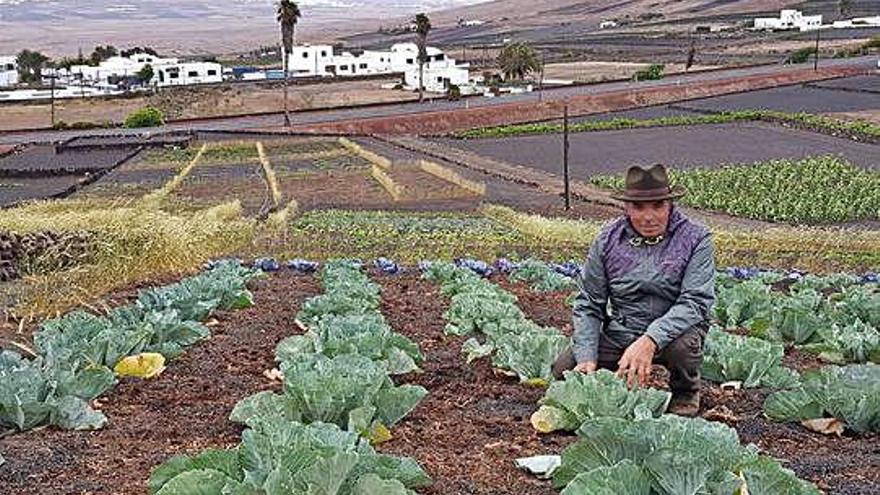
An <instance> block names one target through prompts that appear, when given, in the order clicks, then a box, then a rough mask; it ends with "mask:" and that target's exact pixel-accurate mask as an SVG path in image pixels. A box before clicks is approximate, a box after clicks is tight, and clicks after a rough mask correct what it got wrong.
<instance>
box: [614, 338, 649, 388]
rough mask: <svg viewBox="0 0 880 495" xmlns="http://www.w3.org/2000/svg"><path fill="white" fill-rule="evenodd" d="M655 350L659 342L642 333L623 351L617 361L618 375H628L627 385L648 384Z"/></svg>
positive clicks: (631, 386)
mask: <svg viewBox="0 0 880 495" xmlns="http://www.w3.org/2000/svg"><path fill="white" fill-rule="evenodd" d="M655 352H657V344H656V343H654V341H653V340H651V337H648V336H647V335H642V336H641V337H639V338H638V340H636V341H635V342H633V343H632V345H630V346H629V347H627V348H626V351H624V352H623V356H621V358H620V361H618V362H617V366H618V369H617V376H619V377H621V378H623V377H626V385H627V386H628V387H630V388H633V387H635V386H638V385H640V384H641V385H647V384H648V378H649V377H650V376H651V363H652V362H653V361H654V353H655Z"/></svg>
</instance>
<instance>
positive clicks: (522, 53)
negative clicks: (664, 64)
mask: <svg viewBox="0 0 880 495" xmlns="http://www.w3.org/2000/svg"><path fill="white" fill-rule="evenodd" d="M498 66H499V67H500V68H501V72H503V73H504V79H505V80H507V81H512V80H513V81H517V80H522V79H524V78H525V77H526V76H527V75H529V74H530V73H532V72H538V71H540V70H541V66H542V64H541V59H539V58H538V53H537V52H536V51H535V49H534V48H532V47H530V46H529V45H527V44H525V43H522V42H514V43H510V44H508V45H506V46H505V47H504V48H502V49H501V53H500V54H499V55H498Z"/></svg>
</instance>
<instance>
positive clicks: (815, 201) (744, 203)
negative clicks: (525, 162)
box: [591, 155, 880, 224]
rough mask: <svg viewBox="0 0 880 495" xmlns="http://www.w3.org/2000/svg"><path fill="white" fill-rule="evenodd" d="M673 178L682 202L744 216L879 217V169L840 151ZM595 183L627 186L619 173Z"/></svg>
mask: <svg viewBox="0 0 880 495" xmlns="http://www.w3.org/2000/svg"><path fill="white" fill-rule="evenodd" d="M671 181H672V182H673V183H675V184H678V185H681V186H684V187H685V188H686V189H687V191H688V194H687V195H686V196H685V197H683V198H682V199H681V200H680V201H681V202H682V203H683V204H685V205H688V206H693V207H696V208H703V209H707V210H714V211H721V212H725V213H729V214H731V215H736V216H740V217H746V218H755V219H760V220H768V221H772V222H788V223H798V224H825V223H840V222H849V221H857V220H875V219H878V218H880V173H877V172H873V171H867V170H864V169H861V168H859V167H856V166H854V165H852V164H851V163H849V162H848V161H847V160H845V159H844V158H841V157H836V156H830V155H823V156H814V157H808V158H804V159H801V160H772V161H768V162H763V163H756V164H753V165H727V166H723V167H720V168H717V169H709V168H706V169H691V170H682V171H677V170H673V171H671ZM591 182H592V183H593V184H595V185H597V186H600V187H604V188H610V189H621V188H622V187H623V177H621V176H597V177H594V178H593V179H592V180H591Z"/></svg>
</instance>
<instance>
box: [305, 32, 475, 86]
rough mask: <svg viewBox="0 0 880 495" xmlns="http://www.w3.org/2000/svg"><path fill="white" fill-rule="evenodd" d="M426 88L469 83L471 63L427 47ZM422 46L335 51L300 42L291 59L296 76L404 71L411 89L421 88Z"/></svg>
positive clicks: (400, 45)
mask: <svg viewBox="0 0 880 495" xmlns="http://www.w3.org/2000/svg"><path fill="white" fill-rule="evenodd" d="M426 52H427V56H428V60H427V62H426V63H425V88H426V89H427V90H428V91H437V92H443V91H445V90H446V89H447V88H448V87H449V85H450V84H455V85H459V86H460V85H464V84H467V83H468V82H469V71H468V67H469V66H468V64H459V63H457V62H456V61H455V60H454V59H451V58H448V57H447V56H446V54H445V53H444V52H443V51H442V50H440V49H438V48H435V47H433V46H429V47H426ZM418 59H419V49H418V46H417V45H416V44H415V43H397V44H395V45H393V46H392V47H391V49H390V50H388V51H374V50H365V51H363V52H360V53H358V54H354V53H352V52H347V51H344V52H341V53H335V52H334V51H333V47H332V46H330V45H299V46H295V47H294V48H293V51H292V52H291V53H290V58H289V59H288V63H289V67H288V68H289V71H290V75H291V76H292V77H346V76H362V75H377V74H389V75H390V74H403V75H404V84H405V86H406V87H407V88H411V89H417V88H418V77H419V76H418V72H419V71H418V68H419V62H418Z"/></svg>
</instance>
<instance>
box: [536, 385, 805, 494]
mask: <svg viewBox="0 0 880 495" xmlns="http://www.w3.org/2000/svg"><path fill="white" fill-rule="evenodd" d="M669 400H670V394H669V393H668V392H665V391H660V390H654V389H648V388H636V389H630V388H627V386H626V384H625V382H624V381H623V380H622V379H620V378H618V377H617V376H616V375H615V374H614V373H612V372H610V371H607V370H599V371H597V372H596V373H593V374H591V375H585V374H581V373H577V372H567V373H566V375H565V380H564V381H557V382H554V383H553V384H551V385H550V387H549V388H548V390H547V392H546V394H545V396H544V397H543V398H542V399H541V401H540V404H541V407H540V408H539V409H538V410H537V411H536V412H535V413H534V414H533V415H532V418H531V421H532V425H533V426H534V428H535V429H536V430H537V431H538V432H540V433H549V432H553V431H558V430H564V431H575V432H576V434H577V436H578V441H577V442H576V443H574V444H572V445H570V446H569V447H567V448H566V449H565V450H564V451H563V452H562V455H561V456H560V457H559V459H557V460H556V461H555V462H552V463H550V466H549V469H548V472H547V473H545V474H547V475H549V476H552V479H553V484H554V486H555V487H556V488H558V489H562V493H563V495H574V494H583V493H597V494H599V493H602V494H604V493H608V494H611V493H614V494H617V493H626V494H627V495H677V494H681V493H707V494H709V493H711V494H718V495H722V494H723V495H734V494H744V493H748V494H750V495H778V494H780V493H785V494H788V495H814V494H818V493H819V491H818V489H817V488H816V487H815V486H813V485H812V484H810V483H808V482H806V481H803V480H800V479H798V478H797V476H796V475H795V474H794V473H793V472H792V471H790V470H788V469H786V468H784V467H782V466H781V465H780V464H779V462H778V461H776V460H775V459H773V458H771V457H767V456H764V455H761V454H760V453H759V452H758V450H757V448H756V447H755V446H754V445H745V446H744V445H742V444H741V443H740V440H739V437H738V435H737V433H736V430H734V429H733V428H730V427H728V426H726V425H724V424H722V423H716V422H711V421H706V420H704V419H702V418H682V417H678V416H673V415H667V414H664V412H665V411H666V407H667V405H668V403H669ZM523 461H526V462H527V461H528V460H523ZM545 467H546V466H545Z"/></svg>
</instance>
